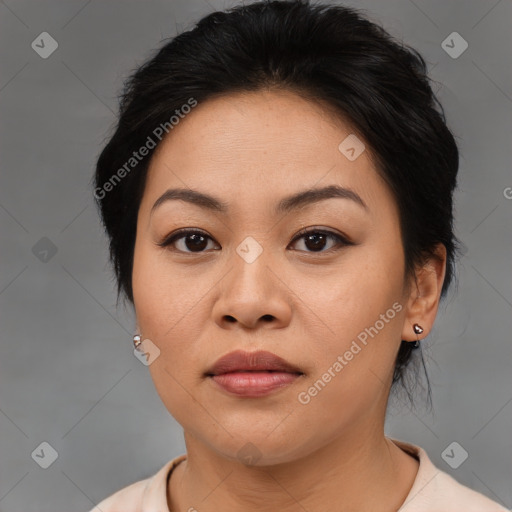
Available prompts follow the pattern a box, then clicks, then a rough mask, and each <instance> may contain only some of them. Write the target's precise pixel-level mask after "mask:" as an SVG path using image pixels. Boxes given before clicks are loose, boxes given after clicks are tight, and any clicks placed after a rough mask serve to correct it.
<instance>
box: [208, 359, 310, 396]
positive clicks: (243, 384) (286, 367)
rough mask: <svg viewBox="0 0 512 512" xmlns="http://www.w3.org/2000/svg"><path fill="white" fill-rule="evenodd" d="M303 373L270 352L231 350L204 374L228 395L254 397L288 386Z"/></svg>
mask: <svg viewBox="0 0 512 512" xmlns="http://www.w3.org/2000/svg"><path fill="white" fill-rule="evenodd" d="M303 375H304V373H303V372H302V371H301V370H300V368H298V367H297V366H294V365H292V364H291V363H289V362H288V361H285V360H284V359H282V358H280V357H279V356H277V355H275V354H272V353H271V352H265V351H258V352H243V351H240V350H238V351H235V352H231V353H229V354H227V355H226V356H223V357H221V358H220V359H218V360H217V362H216V363H215V364H214V365H213V366H212V367H211V368H210V369H209V370H208V371H207V372H205V377H208V378H209V379H211V380H212V381H213V382H214V383H215V384H216V386H217V387H218V388H220V389H222V390H223V391H225V392H227V393H228V394H230V395H236V396H239V397H247V398H257V397H263V396H266V395H268V394H270V393H272V392H273V391H275V390H277V389H280V388H283V387H286V386H288V385H290V384H292V383H293V382H294V381H295V380H296V379H297V378H299V377H301V376H303Z"/></svg>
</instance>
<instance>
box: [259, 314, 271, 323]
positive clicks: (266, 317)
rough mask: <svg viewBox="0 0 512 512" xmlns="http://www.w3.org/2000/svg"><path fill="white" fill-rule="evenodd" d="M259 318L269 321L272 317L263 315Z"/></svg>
mask: <svg viewBox="0 0 512 512" xmlns="http://www.w3.org/2000/svg"><path fill="white" fill-rule="evenodd" d="M261 318H262V320H265V322H270V321H272V320H273V319H274V317H273V316H272V315H263V316H262V317H261Z"/></svg>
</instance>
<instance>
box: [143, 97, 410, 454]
mask: <svg viewBox="0 0 512 512" xmlns="http://www.w3.org/2000/svg"><path fill="white" fill-rule="evenodd" d="M351 133H352V132H351V130H350V127H349V126H348V125H347V126H345V125H344V124H343V123H342V122H341V121H339V120H338V121H337V122H335V121H334V119H333V118H332V117H331V116H329V114H328V113H327V112H325V111H324V110H322V109H321V107H320V106H318V105H317V104H314V103H312V102H309V101H307V100H305V99H302V98H300V97H298V96H296V95H294V94H292V93H289V92H257V93H245V94H233V95H230V96H227V97H224V98H217V99H214V100H210V101H207V102H205V103H203V104H199V105H198V106H196V107H195V108H194V109H192V112H191V113H190V114H188V116H186V117H184V118H183V119H181V120H180V121H179V123H178V124H177V125H174V127H173V129H172V131H171V132H170V134H169V136H168V137H167V138H166V139H164V140H163V142H162V143H161V145H160V147H159V148H158V150H157V152H156V153H155V155H154V156H153V158H152V161H151V164H150V168H149V172H148V178H147V183H146V188H145V191H144V196H143V199H142V202H141V206H140V210H139V215H138V224H137V237H136V244H135V254H134V265H133V294H134V306H135V311H136V317H137V324H138V328H139V330H140V333H141V335H142V339H143V340H145V339H149V340H151V342H152V343H153V344H154V345H155V346H156V347H158V349H159V350H160V354H159V355H158V357H157V358H156V359H155V360H154V361H153V362H152V363H151V364H150V365H149V369H150V372H151V376H152V378H153V381H154V383H155V386H156V389H157V392H158V394H159V395H160V397H161V399H162V400H163V402H164V404H165V406H166V407H167V409H168V410H169V412H170V413H171V414H172V415H173V416H174V417H175V418H176V420H177V421H178V422H179V423H180V424H181V425H182V427H183V428H184V430H185V433H186V435H188V436H189V438H193V439H195V441H196V442H198V443H200V444H201V445H202V446H204V447H206V448H208V449H210V450H213V451H215V452H217V453H218V454H220V455H223V456H225V457H228V458H230V457H233V458H234V457H237V456H239V455H237V454H239V453H244V450H245V451H247V450H249V451H250V450H253V451H255V452H256V453H257V454H258V457H260V459H259V462H258V464H265V463H278V462H286V461H291V460H294V459H296V458H298V457H300V456H303V455H306V454H308V453H312V452H313V451H315V450H318V449H320V448H321V447H323V446H326V445H327V444H328V443H329V442H331V441H332V440H333V439H335V438H339V437H340V436H347V439H348V438H355V437H356V436H358V437H359V436H361V435H363V436H364V435H367V434H369V433H370V432H372V431H373V432H374V431H375V430H376V429H377V430H378V429H379V428H380V426H381V425H382V423H383V421H384V414H385V407H386V401H387V395H388V392H389V387H390V383H391V378H392V373H393V366H394V361H395V357H396V354H397V351H398V348H399V344H400V340H401V339H402V337H403V335H404V333H405V332H406V329H408V330H407V332H410V325H408V324H407V325H404V323H405V322H406V312H407V301H408V295H407V292H406V288H407V287H406V283H405V282H404V277H403V274H404V255H403V248H402V243H401V237H400V228H399V219H398V210H397V207H396V204H395V202H394V199H393V197H392V195H391V193H390V191H389V190H388V188H387V186H386V185H385V183H384V181H383V180H382V179H381V178H380V177H379V175H378V174H377V172H376V171H375V169H374V167H373V165H372V163H371V161H370V158H369V154H368V150H367V149H366V150H363V151H362V152H361V153H360V154H359V156H357V155H358V153H359V152H360V151H361V149H362V147H361V146H360V145H359V144H360V142H358V141H357V140H354V139H352V138H351V139H348V140H347V141H346V142H344V143H343V144H342V145H341V150H340V149H339V146H340V144H341V143H342V142H343V141H344V140H345V139H346V138H347V137H348V136H349V135H350V134H351ZM350 148H353V149H354V150H353V151H352V150H351V149H350ZM325 187H333V188H332V189H331V190H333V189H334V187H340V188H343V189H349V190H350V191H351V192H352V195H348V194H345V196H343V195H342V194H341V195H338V196H337V197H336V196H334V195H332V194H331V196H330V197H326V196H328V195H329V194H325V195H324V196H321V195H320V196H318V197H316V200H314V199H315V197H314V196H308V195H306V196H305V197H304V198H303V200H302V201H288V202H287V203H283V200H285V199H286V198H289V197H290V196H295V195H297V194H303V193H306V194H309V193H310V192H312V191H314V190H320V189H324V188H325ZM169 189H181V190H185V191H194V192H198V193H201V194H207V195H209V196H213V197H214V198H215V199H216V200H217V201H219V202H221V203H222V204H224V206H225V211H220V210H216V209H213V208H211V204H210V203H209V205H210V207H208V205H207V204H204V203H203V204H200V203H199V202H197V203H195V204H194V203H193V202H189V201H186V200H183V199H169V200H166V201H163V202H161V203H160V204H159V205H158V206H157V207H156V208H155V209H154V210H153V211H152V207H153V205H154V204H155V202H156V201H157V200H158V199H159V198H160V197H161V196H162V194H164V193H165V192H166V191H167V190H169ZM358 197H359V199H357V198H358ZM279 205H281V206H282V207H281V208H278V206H279ZM283 206H286V207H283ZM185 228H186V229H187V230H192V231H194V230H195V231H200V235H201V234H202V235H203V236H204V238H201V237H200V236H197V235H196V236H195V237H194V236H193V235H194V234H193V233H192V235H190V234H189V235H188V236H187V235H186V234H185V235H183V234H182V235H181V237H179V238H177V239H176V240H175V241H174V242H172V243H171V244H169V245H168V246H166V247H161V246H159V245H158V244H159V243H160V242H162V241H164V240H165V239H168V238H169V235H171V234H173V233H175V232H176V231H177V230H180V229H185ZM301 229H306V230H307V231H313V232H314V233H316V235H315V234H313V235H312V236H311V235H310V236H309V237H308V235H305V236H303V235H301V233H300V232H301ZM337 236H339V237H340V238H339V239H338V238H337ZM148 346H149V345H148ZM235 350H242V351H248V352H254V351H257V350H265V351H269V352H272V353H274V354H276V355H277V356H279V357H281V358H283V359H285V360H286V361H288V362H289V363H290V364H292V365H293V366H295V367H297V368H298V369H300V371H301V372H302V374H303V375H300V376H297V377H293V378H290V382H289V383H288V384H287V385H285V386H283V387H279V388H276V389H274V390H273V391H271V392H269V393H267V394H264V395H262V396H258V397H256V396H241V395H237V394H235V393H233V392H231V391H228V390H226V389H224V388H222V387H221V386H220V385H218V383H217V382H216V381H215V380H214V379H212V378H211V377H209V376H206V375H205V373H206V372H207V371H208V370H209V369H210V368H211V367H212V365H213V364H214V363H215V362H216V361H217V359H219V358H220V357H221V356H224V355H226V354H228V353H230V352H232V351H235ZM249 442H250V443H252V445H254V447H251V448H248V446H249V445H247V443H249ZM242 448H243V449H242ZM241 449H242V452H239V451H240V450H241Z"/></svg>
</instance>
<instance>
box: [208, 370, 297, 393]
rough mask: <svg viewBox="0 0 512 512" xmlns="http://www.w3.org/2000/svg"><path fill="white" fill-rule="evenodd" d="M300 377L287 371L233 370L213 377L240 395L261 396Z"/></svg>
mask: <svg viewBox="0 0 512 512" xmlns="http://www.w3.org/2000/svg"><path fill="white" fill-rule="evenodd" d="M297 377H300V375H299V374H297V373H287V372H264V371H262V372H232V373H224V374H222V375H213V376H211V379H212V380H213V381H214V382H215V383H217V384H218V385H219V386H220V387H221V388H223V389H224V390H226V391H228V392H229V393H233V394H235V395H238V396H245V397H260V396H265V395H268V394H269V393H272V391H275V390H276V389H279V388H283V387H285V386H288V385H290V384H291V383H292V382H294V381H295V379H296V378H297Z"/></svg>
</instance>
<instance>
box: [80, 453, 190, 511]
mask: <svg viewBox="0 0 512 512" xmlns="http://www.w3.org/2000/svg"><path fill="white" fill-rule="evenodd" d="M185 458H186V455H180V456H178V457H175V458H174V459H172V460H170V461H169V462H167V463H166V464H164V465H163V466H162V467H161V468H160V469H159V470H158V472H157V473H156V474H154V475H153V476H151V477H149V478H145V479H143V480H139V481H137V482H134V483H132V484H130V485H128V486H127V487H124V488H123V489H120V490H119V491H117V492H115V493H114V494H112V495H110V496H109V497H107V498H105V499H104V500H103V501H101V502H100V503H98V504H97V505H96V506H95V507H94V508H93V509H91V510H90V511H89V512H145V511H146V510H162V511H163V510H167V497H166V489H167V477H168V475H169V474H170V472H171V471H172V470H173V469H174V468H175V467H176V466H177V465H178V464H179V463H180V462H181V461H182V460H184V459H185Z"/></svg>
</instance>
